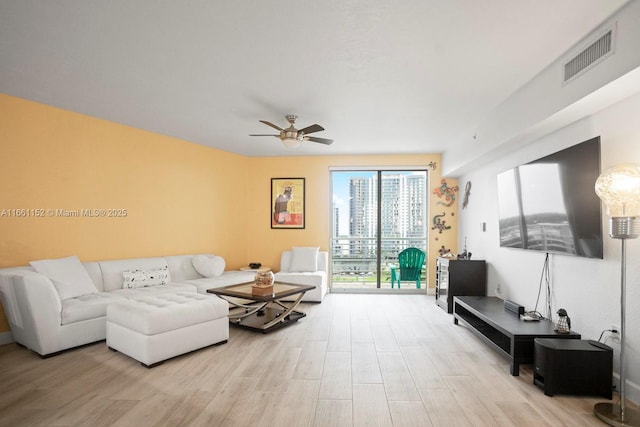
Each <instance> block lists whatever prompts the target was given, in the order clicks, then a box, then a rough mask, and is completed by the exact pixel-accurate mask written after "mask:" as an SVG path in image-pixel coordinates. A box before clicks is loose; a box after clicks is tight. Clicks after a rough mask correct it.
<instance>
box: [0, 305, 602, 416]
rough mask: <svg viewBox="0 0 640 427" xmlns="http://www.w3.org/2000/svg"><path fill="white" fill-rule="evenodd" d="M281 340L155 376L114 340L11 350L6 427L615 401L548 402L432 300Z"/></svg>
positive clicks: (353, 309)
mask: <svg viewBox="0 0 640 427" xmlns="http://www.w3.org/2000/svg"><path fill="white" fill-rule="evenodd" d="M302 307H303V310H304V311H306V312H307V314H308V316H307V317H306V318H304V319H302V320H300V321H299V322H298V323H296V324H295V325H293V326H291V327H288V328H285V329H282V330H280V331H277V332H275V333H273V334H270V335H261V334H256V333H253V332H248V331H244V330H239V329H236V328H231V331H230V335H231V336H230V339H229V342H228V343H227V344H224V345H221V346H217V347H209V348H206V349H204V350H200V351H197V352H194V353H191V354H188V355H185V356H181V357H178V358H175V359H172V360H170V361H167V362H165V363H164V364H162V365H160V366H158V367H155V368H153V369H146V368H144V367H142V366H141V365H140V364H139V363H137V362H136V361H134V360H133V359H130V358H128V357H126V356H124V355H123V354H121V353H116V352H112V351H109V350H108V349H107V347H106V345H105V343H104V342H101V343H97V344H94V345H90V346H86V347H82V348H79V349H76V350H72V351H67V352H65V353H63V354H61V355H59V356H56V357H52V358H49V359H44V360H43V359H40V358H39V357H38V356H36V355H35V354H34V353H32V352H30V351H28V350H26V349H24V348H21V347H18V346H17V345H16V344H9V345H4V346H1V347H0V425H1V426H111V425H116V426H125V425H131V426H156V425H159V426H178V425H184V426H332V427H333V426H367V427H369V426H446V427H458V426H468V425H482V426H518V427H525V426H534V427H540V426H564V425H566V426H590V425H594V426H600V425H601V423H600V422H599V421H598V419H597V418H595V416H593V415H592V410H593V405H594V404H595V403H596V402H599V401H605V399H601V398H597V397H596V398H584V397H582V398H579V397H571V396H555V397H548V396H545V395H544V394H543V393H542V391H541V390H540V389H538V388H537V387H535V386H534V385H533V384H532V376H531V366H524V367H522V368H521V375H520V376H519V377H512V376H511V375H509V367H508V365H507V364H506V361H505V360H504V359H502V358H501V357H499V356H498V355H497V354H496V353H494V352H493V351H492V350H491V349H489V348H488V347H487V346H486V345H485V344H484V343H482V342H481V341H480V340H478V339H477V338H476V337H475V336H474V335H473V334H471V333H470V332H469V331H468V330H467V329H466V328H465V327H464V326H455V325H453V319H452V316H451V315H449V314H446V313H445V312H444V311H443V310H441V309H440V308H438V307H436V305H435V303H434V300H433V297H431V296H422V295H344V294H333V295H328V296H327V298H326V299H325V301H324V302H323V303H322V304H305V305H303V306H302Z"/></svg>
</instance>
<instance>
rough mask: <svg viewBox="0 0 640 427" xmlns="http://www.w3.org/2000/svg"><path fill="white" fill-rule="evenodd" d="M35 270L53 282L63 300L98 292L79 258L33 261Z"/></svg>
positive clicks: (32, 264)
mask: <svg viewBox="0 0 640 427" xmlns="http://www.w3.org/2000/svg"><path fill="white" fill-rule="evenodd" d="M29 264H31V266H32V267H33V269H34V270H35V271H36V272H38V273H40V274H42V275H44V276H47V277H48V278H49V279H51V281H52V282H53V286H55V288H56V290H57V291H58V295H59V296H60V299H61V300H65V299H69V298H76V297H79V296H81V295H87V294H95V293H97V292H98V290H97V289H96V286H95V285H94V284H93V281H92V280H91V277H90V276H89V273H88V272H87V270H86V269H85V268H84V267H83V266H82V263H81V262H80V260H79V259H78V257H77V256H70V257H67V258H58V259H43V260H39V261H31V262H30V263H29Z"/></svg>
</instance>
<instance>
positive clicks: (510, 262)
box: [458, 95, 640, 403]
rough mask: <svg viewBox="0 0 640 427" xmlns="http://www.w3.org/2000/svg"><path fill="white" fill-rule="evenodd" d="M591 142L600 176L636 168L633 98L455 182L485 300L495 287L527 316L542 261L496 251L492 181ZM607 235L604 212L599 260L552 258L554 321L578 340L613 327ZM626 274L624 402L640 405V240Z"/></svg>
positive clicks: (614, 299) (615, 285) (614, 279)
mask: <svg viewBox="0 0 640 427" xmlns="http://www.w3.org/2000/svg"><path fill="white" fill-rule="evenodd" d="M598 135H599V136H600V137H601V150H602V156H601V158H602V160H601V162H602V164H601V168H602V170H603V171H604V170H605V169H606V168H608V167H610V166H613V165H615V164H618V163H622V162H634V163H640V95H634V96H632V97H630V98H627V99H626V100H623V101H621V102H619V103H618V104H615V105H613V106H611V107H608V108H607V109H606V110H603V111H600V112H598V113H595V114H593V115H591V116H589V117H586V118H584V119H582V120H580V121H578V122H575V123H573V124H571V125H569V126H567V127H565V128H562V129H560V130H558V131H556V132H554V133H552V134H550V135H547V136H545V137H543V138H540V139H538V140H536V141H534V142H533V143H531V144H529V145H527V146H526V147H524V148H521V149H520V150H518V151H516V152H512V153H510V154H508V155H506V156H504V157H502V158H500V159H497V160H495V161H492V162H491V163H487V164H484V165H482V166H481V167H478V168H476V169H475V170H473V172H469V173H467V174H466V175H463V176H461V177H460V188H461V189H462V188H464V185H465V183H466V182H467V181H471V183H472V189H471V196H470V198H469V204H468V206H467V208H466V209H462V206H459V215H460V216H459V225H460V231H459V235H458V236H459V241H458V245H459V247H462V245H464V239H465V237H466V238H467V246H468V249H469V250H470V251H471V252H472V253H473V258H474V259H486V260H487V262H488V266H489V267H488V283H489V285H488V294H489V295H496V288H497V285H498V284H499V285H500V289H501V293H500V295H499V296H500V297H501V298H505V299H510V300H513V301H516V302H518V303H520V304H522V305H524V306H525V307H526V309H527V310H532V309H533V308H534V305H535V303H536V297H537V294H538V285H539V282H540V275H541V271H542V267H543V262H544V257H545V254H544V253H538V252H532V251H524V250H520V249H507V248H501V247H500V245H499V233H498V201H497V186H496V174H498V173H499V172H502V171H504V170H505V169H508V168H511V167H513V166H516V165H518V164H520V163H524V162H528V161H531V160H535V159H537V158H539V157H542V156H545V155H547V154H551V153H553V152H555V151H558V150H561V149H563V148H566V147H569V146H571V145H575V144H577V143H580V142H582V141H585V140H587V139H590V138H592V137H594V136H598ZM483 222H486V232H483V231H482V223H483ZM607 231H608V218H607V216H606V213H605V209H604V206H603V233H604V259H602V260H599V259H585V258H578V257H573V256H567V255H551V287H552V297H551V301H552V313H553V314H554V315H555V312H556V311H557V310H558V309H559V308H565V309H566V310H567V312H568V313H569V317H570V318H571V322H572V328H573V329H574V330H575V331H577V332H579V333H580V334H582V337H583V339H595V340H597V339H598V337H599V336H600V333H601V332H602V331H603V330H605V329H609V328H611V326H612V325H614V324H615V325H619V324H620V245H621V243H620V240H615V239H611V238H609V237H608V235H607ZM627 267H628V273H627V311H626V321H627V328H626V329H627V331H626V340H627V345H626V349H627V350H626V353H625V358H626V361H627V363H625V364H626V365H627V379H628V382H627V398H628V399H630V400H632V401H634V402H636V403H637V402H640V328H639V327H638V326H640V239H637V240H628V241H627ZM543 292H544V291H543ZM541 298H543V297H541ZM544 307H545V303H544V300H541V304H540V305H539V306H538V311H540V312H542V313H543V314H544V311H543V310H544ZM554 319H555V317H554ZM607 335H608V334H605V337H606V336H607ZM603 340H604V339H603ZM605 342H606V343H607V344H609V345H611V346H612V347H613V348H614V351H615V354H614V371H616V372H618V360H619V359H618V358H619V344H618V343H616V342H613V341H612V340H610V339H609V340H606V341H605Z"/></svg>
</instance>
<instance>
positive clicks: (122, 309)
mask: <svg viewBox="0 0 640 427" xmlns="http://www.w3.org/2000/svg"><path fill="white" fill-rule="evenodd" d="M228 314H229V304H228V303H227V302H226V301H223V300H222V299H220V298H217V297H212V296H209V295H202V294H197V293H192V292H183V293H175V294H160V295H155V296H147V297H142V298H139V299H136V300H128V301H118V302H115V303H112V304H109V306H108V307H107V346H108V347H109V348H110V349H112V350H117V351H119V352H121V353H124V354H126V355H127V356H130V357H132V358H134V359H136V360H137V361H139V362H140V363H142V364H143V365H144V366H146V367H147V368H150V367H152V366H155V365H157V364H160V363H162V361H164V360H166V359H170V358H172V357H175V356H178V355H181V354H184V353H188V352H190V351H193V350H197V349H200V348H203V347H207V346H210V345H212V344H223V343H225V342H227V340H228V339H229V319H228Z"/></svg>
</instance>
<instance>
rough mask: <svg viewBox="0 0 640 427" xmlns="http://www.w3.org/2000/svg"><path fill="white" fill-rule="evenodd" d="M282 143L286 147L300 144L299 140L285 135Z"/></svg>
mask: <svg viewBox="0 0 640 427" xmlns="http://www.w3.org/2000/svg"><path fill="white" fill-rule="evenodd" d="M282 143H283V144H284V146H285V147H287V148H293V147H297V146H298V145H300V140H299V139H296V138H289V137H285V138H283V139H282Z"/></svg>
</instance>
